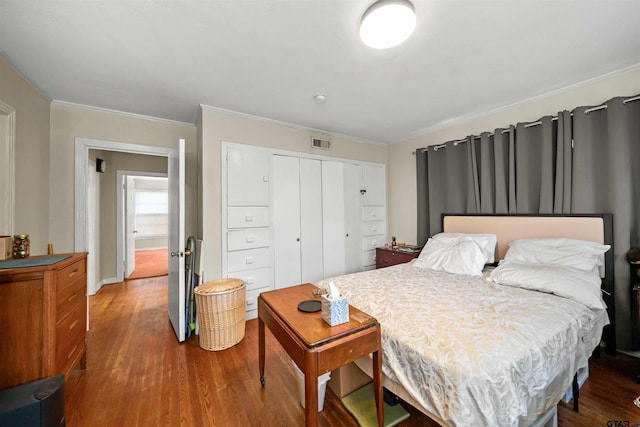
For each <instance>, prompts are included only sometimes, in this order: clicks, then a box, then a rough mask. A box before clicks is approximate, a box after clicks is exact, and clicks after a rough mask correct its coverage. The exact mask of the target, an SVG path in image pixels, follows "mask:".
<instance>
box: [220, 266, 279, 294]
mask: <svg viewBox="0 0 640 427" xmlns="http://www.w3.org/2000/svg"><path fill="white" fill-rule="evenodd" d="M228 276H229V277H233V278H236V279H241V280H242V281H243V282H244V284H245V286H246V287H247V292H250V291H253V290H255V289H262V288H272V286H271V269H270V268H256V269H255V270H243V271H234V272H233V273H229V274H228Z"/></svg>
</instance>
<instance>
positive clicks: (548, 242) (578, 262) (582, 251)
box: [504, 238, 610, 271]
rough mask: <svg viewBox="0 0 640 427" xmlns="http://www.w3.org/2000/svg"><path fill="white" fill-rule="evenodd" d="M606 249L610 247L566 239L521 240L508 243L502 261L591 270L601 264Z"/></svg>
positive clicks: (602, 263)
mask: <svg viewBox="0 0 640 427" xmlns="http://www.w3.org/2000/svg"><path fill="white" fill-rule="evenodd" d="M609 248H610V246H609V245H601V244H599V243H595V242H588V241H586V240H576V239H567V238H547V239H520V240H514V241H513V242H511V243H509V249H508V250H507V253H506V255H505V257H504V260H505V261H518V262H524V263H531V264H553V265H564V266H567V267H574V268H579V269H580V270H585V271H593V270H594V269H595V268H597V267H600V266H602V265H604V253H605V252H607V251H608V250H609Z"/></svg>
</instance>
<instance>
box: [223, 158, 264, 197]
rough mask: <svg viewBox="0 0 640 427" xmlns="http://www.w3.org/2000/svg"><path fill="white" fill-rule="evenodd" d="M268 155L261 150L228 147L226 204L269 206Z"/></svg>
mask: <svg viewBox="0 0 640 427" xmlns="http://www.w3.org/2000/svg"><path fill="white" fill-rule="evenodd" d="M270 157H271V155H270V154H269V153H266V152H263V151H252V150H243V149H238V148H229V149H228V151H227V205H228V206H269V165H270V164H271V159H270Z"/></svg>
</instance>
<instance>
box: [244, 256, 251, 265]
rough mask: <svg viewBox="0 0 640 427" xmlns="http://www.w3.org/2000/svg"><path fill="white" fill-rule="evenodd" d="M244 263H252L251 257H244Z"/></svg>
mask: <svg viewBox="0 0 640 427" xmlns="http://www.w3.org/2000/svg"><path fill="white" fill-rule="evenodd" d="M244 262H245V264H253V257H252V256H248V257H246V258H245V259H244Z"/></svg>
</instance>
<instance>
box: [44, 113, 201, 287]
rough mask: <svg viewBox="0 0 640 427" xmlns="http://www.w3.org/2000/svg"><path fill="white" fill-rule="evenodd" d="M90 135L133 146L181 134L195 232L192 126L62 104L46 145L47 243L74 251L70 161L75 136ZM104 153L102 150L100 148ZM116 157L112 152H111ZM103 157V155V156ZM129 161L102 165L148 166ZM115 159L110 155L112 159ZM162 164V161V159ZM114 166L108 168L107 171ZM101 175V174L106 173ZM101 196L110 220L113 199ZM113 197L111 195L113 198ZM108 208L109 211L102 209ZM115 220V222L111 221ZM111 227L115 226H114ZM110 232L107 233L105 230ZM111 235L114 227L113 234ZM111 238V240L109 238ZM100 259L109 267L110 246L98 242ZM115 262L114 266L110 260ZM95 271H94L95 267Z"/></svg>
mask: <svg viewBox="0 0 640 427" xmlns="http://www.w3.org/2000/svg"><path fill="white" fill-rule="evenodd" d="M76 138H89V139H96V140H102V141H113V142H124V143H130V144H136V145H147V146H156V147H174V146H175V145H176V142H177V140H178V139H180V138H184V139H185V141H186V164H187V173H186V212H187V213H186V214H187V220H186V232H187V233H188V234H187V235H190V234H193V233H194V232H195V226H196V220H195V218H196V215H195V206H196V205H195V201H196V194H197V192H196V185H197V184H196V178H197V177H196V151H195V150H196V127H195V126H194V125H190V124H183V123H176V122H169V121H164V120H155V119H149V118H144V117H139V116H133V115H126V114H121V113H115V112H109V111H102V110H96V109H90V108H84V107H79V106H73V105H68V104H62V103H55V102H54V103H52V104H51V146H50V160H49V167H50V177H51V179H50V182H49V184H48V187H49V194H50V203H49V211H50V215H49V227H50V229H51V233H50V241H51V242H53V244H54V247H55V249H56V252H67V251H73V249H74V229H75V228H74V197H75V183H74V164H75V158H74V156H75V139H76ZM103 153H104V152H103ZM111 154H112V155H113V156H115V153H111ZM105 156H106V154H105ZM142 157H143V158H142V159H139V158H138V159H137V160H135V161H133V163H131V162H130V161H129V160H122V163H120V160H118V161H116V160H112V161H111V162H110V161H109V160H108V161H107V163H108V164H109V163H111V165H114V164H115V163H118V164H119V165H120V166H119V168H121V169H125V168H127V169H131V170H135V169H136V168H139V170H147V169H145V165H146V164H147V163H148V160H147V159H145V158H146V157H148V156H142ZM115 158H119V157H113V158H112V159H115ZM165 165H166V160H165ZM110 169H111V170H112V171H113V169H114V168H113V167H109V165H108V167H107V171H109V170H110ZM105 175H106V174H105ZM114 179H115V178H114ZM105 197H107V196H105V195H103V198H102V199H103V200H101V204H100V206H101V210H102V212H101V214H100V218H101V223H103V224H106V223H107V222H109V223H110V222H112V221H113V222H114V221H115V216H113V217H110V218H111V219H109V217H107V218H105V216H106V212H112V211H114V210H115V205H113V206H110V203H115V198H114V199H113V201H111V202H110V201H107V200H105ZM114 197H115V196H114ZM107 207H108V209H107ZM114 223H115V222H114ZM114 230H115V228H114ZM106 234H109V233H106ZM111 237H113V239H115V231H114V232H113V235H112V236H109V240H110V241H111ZM113 241H115V240H113ZM100 253H101V258H102V259H104V260H105V263H106V264H109V265H111V264H112V263H111V262H110V260H109V258H110V257H111V256H113V259H115V244H113V246H112V245H111V243H109V244H107V243H105V242H103V243H102V245H101V250H100ZM113 265H115V264H113ZM105 269H106V270H104V271H102V273H101V276H102V277H98V280H101V279H104V278H108V277H110V276H105V274H107V275H108V274H110V267H107V265H105ZM98 271H99V270H98Z"/></svg>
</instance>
